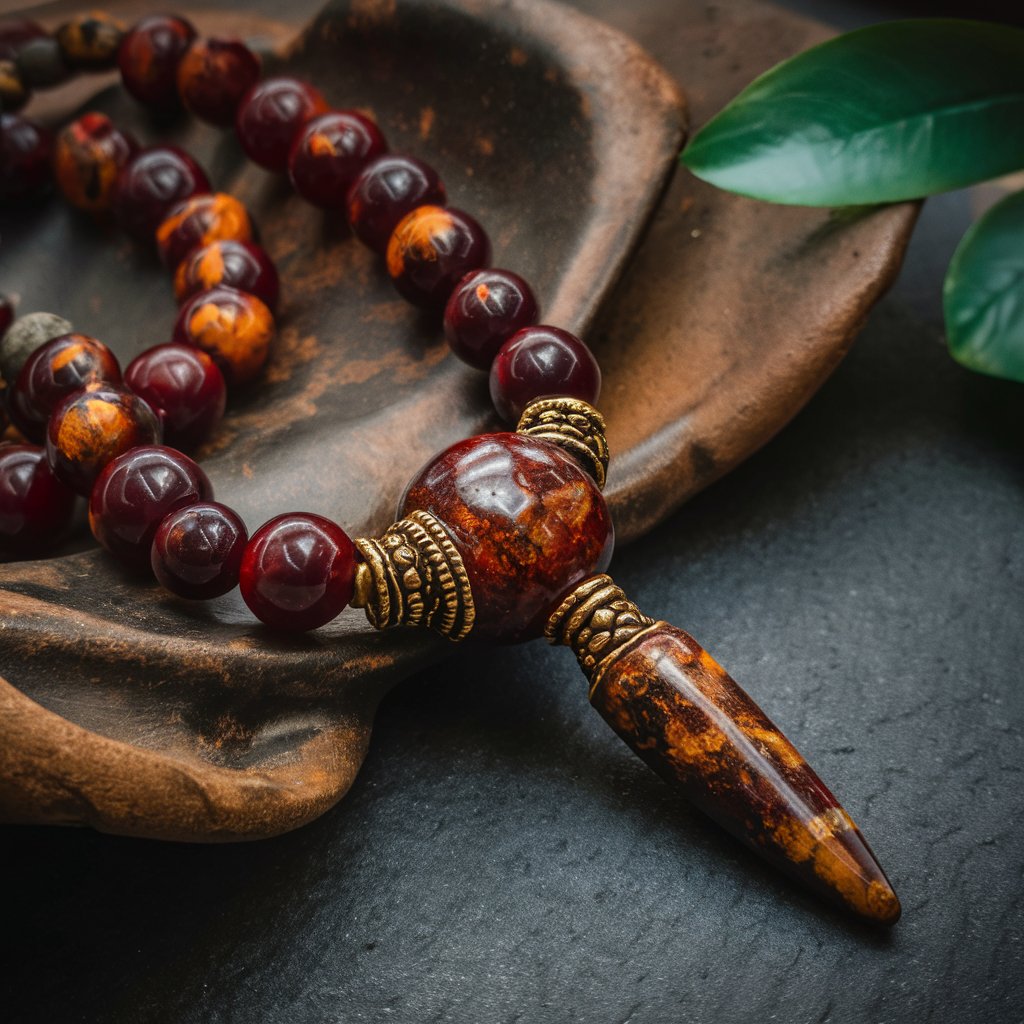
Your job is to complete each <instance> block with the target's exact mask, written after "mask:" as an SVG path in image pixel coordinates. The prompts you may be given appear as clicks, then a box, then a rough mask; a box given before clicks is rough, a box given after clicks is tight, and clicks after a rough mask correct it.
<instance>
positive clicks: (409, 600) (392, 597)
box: [352, 511, 476, 641]
mask: <svg viewBox="0 0 1024 1024" xmlns="http://www.w3.org/2000/svg"><path fill="white" fill-rule="evenodd" d="M355 543H356V548H357V549H358V550H359V553H360V555H362V557H363V561H362V563H361V564H360V565H359V567H358V568H357V570H356V588H355V596H354V597H353V598H352V604H353V606H354V607H356V608H364V609H365V610H366V617H367V619H369V621H370V625H371V626H373V627H374V628H375V629H387V628H388V627H389V626H427V627H429V628H430V629H434V630H436V631H437V632H438V633H440V634H441V635H442V636H444V637H447V638H448V639H449V640H452V641H459V640H462V639H463V638H465V637H466V636H467V635H468V634H469V632H470V630H471V629H472V628H473V620H474V618H475V617H476V612H475V609H474V606H473V592H472V590H471V588H470V585H469V577H468V575H467V574H466V567H465V566H464V565H463V563H462V556H461V555H460V554H459V552H458V551H457V550H456V547H455V544H454V543H453V542H452V539H451V537H450V536H449V535H448V531H447V530H446V529H445V528H444V526H442V525H441V523H440V522H439V521H438V520H437V519H435V518H434V517H433V516H432V515H431V514H430V513H429V512H423V511H416V512H411V513H410V514H409V516H408V517H407V518H405V519H401V520H399V521H398V522H397V523H395V524H394V525H393V526H389V527H388V529H387V530H386V531H385V532H384V535H383V536H382V537H380V538H379V539H372V540H368V539H366V538H362V537H361V538H359V539H358V540H357V541H356V542H355Z"/></svg>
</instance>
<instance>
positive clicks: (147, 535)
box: [89, 445, 213, 569]
mask: <svg viewBox="0 0 1024 1024" xmlns="http://www.w3.org/2000/svg"><path fill="white" fill-rule="evenodd" d="M212 500H213V486H212V485H211V483H210V481H209V479H208V478H207V476H206V474H205V473H204V472H203V471H202V469H200V468H199V466H198V465H196V463H195V462H193V461H192V460H191V459H190V458H189V457H188V456H187V455H182V454H181V452H178V451H175V450H174V449H173V448H167V447H165V446H164V445H143V446H141V447H138V448H132V449H131V451H127V452H125V453H124V454H123V455H119V456H118V457H117V458H116V459H113V460H112V461H111V462H110V463H109V464H108V465H107V467H106V468H105V469H104V470H103V472H102V473H100V475H99V476H98V477H97V479H96V483H95V485H94V486H93V489H92V494H91V495H90V496H89V526H90V527H91V528H92V532H93V536H94V537H95V538H96V539H97V540H98V541H99V542H100V544H102V545H103V547H105V548H106V549H107V550H108V551H109V552H110V553H111V554H112V555H114V556H115V557H116V558H118V559H119V560H120V561H122V562H124V564H125V565H129V566H131V567H132V568H135V569H143V568H147V569H148V568H149V565H150V549H151V548H152V546H153V538H154V537H155V536H156V531H157V527H158V526H159V525H160V522H161V520H162V519H163V518H164V516H166V515H169V514H170V513H171V512H175V511H177V510H178V509H180V508H185V507H186V506H187V505H194V504H196V502H199V501H212Z"/></svg>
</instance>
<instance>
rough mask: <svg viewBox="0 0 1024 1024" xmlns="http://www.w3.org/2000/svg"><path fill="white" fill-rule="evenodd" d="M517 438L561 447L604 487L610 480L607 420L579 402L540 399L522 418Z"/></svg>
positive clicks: (534, 402) (590, 407)
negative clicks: (608, 479)
mask: <svg viewBox="0 0 1024 1024" xmlns="http://www.w3.org/2000/svg"><path fill="white" fill-rule="evenodd" d="M516 433H517V434H525V435H526V436H527V437H539V438H541V439H542V440H544V441H550V442H551V443H552V444H557V445H558V446H559V447H560V448H562V449H563V450H564V451H565V452H567V453H568V454H569V455H571V456H572V457H573V458H574V459H575V460H576V461H577V462H578V463H579V464H580V465H581V466H582V467H583V468H584V469H585V470H586V471H587V472H588V473H589V474H590V475H591V476H592V477H593V478H594V480H595V481H596V482H597V486H598V487H604V482H605V479H606V477H607V476H608V440H607V438H606V437H605V423H604V417H603V416H602V415H601V414H600V413H599V412H598V411H597V410H596V409H595V408H594V407H593V406H592V405H589V404H588V403H587V402H583V401H581V400H580V399H578V398H565V397H561V398H538V399H535V400H534V401H532V402H531V403H530V404H529V405H528V406H527V407H526V408H525V409H524V410H523V415H522V416H520V417H519V426H518V427H516Z"/></svg>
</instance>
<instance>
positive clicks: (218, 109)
mask: <svg viewBox="0 0 1024 1024" xmlns="http://www.w3.org/2000/svg"><path fill="white" fill-rule="evenodd" d="M259 77H260V59H259V57H257V56H256V54H255V53H253V52H252V50H250V49H249V47H248V46H246V45H245V43H242V42H239V40H237V39H197V40H195V42H193V43H192V45H191V46H190V47H189V48H188V50H186V51H185V55H184V56H183V57H182V58H181V61H180V63H179V64H178V95H179V96H180V97H181V100H182V102H183V103H184V104H185V106H186V108H187V109H188V110H189V111H190V112H191V113H193V114H195V116H196V117H198V118H199V119H200V120H202V121H208V122H209V123H210V124H215V125H217V126H218V127H220V128H227V127H228V126H229V125H231V124H232V123H234V120H235V114H236V113H237V112H238V105H239V103H241V101H242V97H243V96H244V95H245V94H246V93H247V92H248V91H249V90H250V89H251V88H252V86H253V84H254V83H256V82H257V81H259Z"/></svg>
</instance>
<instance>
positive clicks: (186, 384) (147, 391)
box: [124, 344, 227, 451]
mask: <svg viewBox="0 0 1024 1024" xmlns="http://www.w3.org/2000/svg"><path fill="white" fill-rule="evenodd" d="M124 383H125V386H126V387H127V388H129V389H130V390H131V391H134V392H135V394H137V395H138V396H139V397H140V398H142V399H145V401H146V404H147V405H148V406H149V407H150V408H151V409H152V410H153V411H154V412H155V413H157V415H158V416H160V418H161V420H162V421H163V427H164V440H165V441H166V442H167V444H169V445H171V446H172V447H174V448H180V449H182V450H183V451H191V450H192V449H193V448H197V447H199V445H201V444H202V443H203V442H204V441H205V440H206V439H207V438H208V437H209V436H210V435H211V434H212V433H213V431H214V429H215V428H216V426H217V424H218V423H220V421H221V418H222V417H223V415H224V404H225V402H226V400H227V388H226V387H225V385H224V375H223V374H222V373H221V372H220V370H219V369H218V368H217V364H216V363H214V361H213V360H212V359H211V358H210V357H209V356H208V355H207V354H206V353H205V352H203V351H202V350H200V349H198V348H195V347H193V346H192V345H175V344H171V345H157V346H155V347H154V348H151V349H147V350H146V351H145V352H143V353H142V354H141V355H138V356H136V357H135V358H134V359H133V360H132V361H131V362H130V363H129V364H128V366H127V367H126V368H125V371H124Z"/></svg>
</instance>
